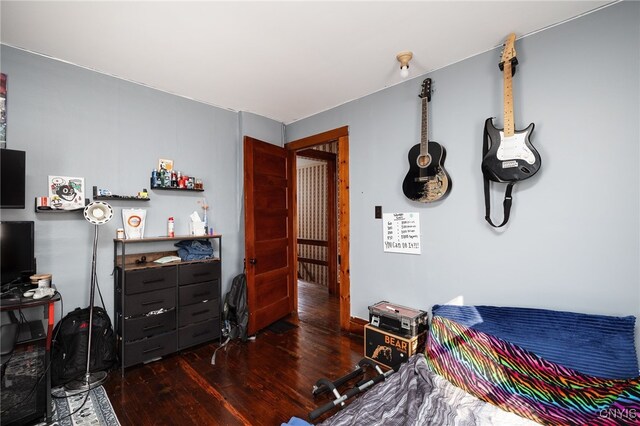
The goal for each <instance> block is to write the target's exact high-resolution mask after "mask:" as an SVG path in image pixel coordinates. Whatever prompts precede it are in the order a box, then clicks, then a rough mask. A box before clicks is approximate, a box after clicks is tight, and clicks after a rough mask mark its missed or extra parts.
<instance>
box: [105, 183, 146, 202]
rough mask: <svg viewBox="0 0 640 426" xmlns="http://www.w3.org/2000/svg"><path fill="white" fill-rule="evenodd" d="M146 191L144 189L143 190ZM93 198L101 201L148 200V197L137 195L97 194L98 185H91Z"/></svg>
mask: <svg viewBox="0 0 640 426" xmlns="http://www.w3.org/2000/svg"><path fill="white" fill-rule="evenodd" d="M144 191H146V189H145V190H144ZM93 200H94V201H95V200H101V201H107V200H110V201H114V200H115V201H118V200H121V201H149V200H150V198H149V197H145V198H143V197H138V196H137V195H98V187H97V186H94V187H93Z"/></svg>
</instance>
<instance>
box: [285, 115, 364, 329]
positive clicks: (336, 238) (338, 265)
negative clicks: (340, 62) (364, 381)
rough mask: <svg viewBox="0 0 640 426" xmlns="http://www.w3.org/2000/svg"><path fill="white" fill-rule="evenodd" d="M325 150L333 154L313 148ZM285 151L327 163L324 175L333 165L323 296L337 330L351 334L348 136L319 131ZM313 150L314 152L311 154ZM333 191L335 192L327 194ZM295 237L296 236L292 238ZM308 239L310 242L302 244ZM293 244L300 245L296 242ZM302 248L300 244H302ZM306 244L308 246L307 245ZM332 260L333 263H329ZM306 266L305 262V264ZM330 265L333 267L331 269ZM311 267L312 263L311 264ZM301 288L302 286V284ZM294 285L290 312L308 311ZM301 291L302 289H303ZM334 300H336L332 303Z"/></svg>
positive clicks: (337, 131)
mask: <svg viewBox="0 0 640 426" xmlns="http://www.w3.org/2000/svg"><path fill="white" fill-rule="evenodd" d="M320 146H323V147H326V146H335V152H333V153H332V152H329V151H331V150H323V149H314V148H317V147H320ZM285 148H286V149H287V150H288V151H290V152H294V153H295V154H296V156H294V158H296V160H297V157H298V154H299V156H301V157H307V158H309V157H313V159H314V160H318V161H325V162H326V163H327V174H328V175H330V174H331V170H330V169H331V164H333V165H334V169H333V173H334V174H335V178H334V181H335V182H336V184H335V185H327V187H326V190H327V199H328V200H329V199H333V200H334V201H335V203H336V205H335V208H329V206H328V205H327V210H328V211H329V210H330V209H333V211H334V212H335V218H334V219H333V220H332V219H330V218H328V219H327V232H326V235H327V238H326V240H325V241H326V244H327V248H326V252H327V260H326V262H327V266H326V268H327V290H326V291H325V294H327V295H329V296H331V297H332V298H333V299H331V298H329V299H328V301H329V303H331V300H333V301H334V303H335V302H337V304H338V310H339V325H340V329H341V330H344V331H351V329H352V326H351V316H350V315H351V299H350V280H349V133H348V128H347V127H346V126H345V127H340V128H338V129H334V130H330V131H327V132H323V133H320V134H317V135H313V136H309V137H306V138H303V139H298V140H296V141H293V142H289V143H288V144H285ZM313 151H315V152H313ZM292 175H293V176H292V177H293V179H294V183H293V193H294V194H296V193H297V173H296V174H292ZM330 191H335V192H332V193H331V192H330ZM293 205H294V212H293V216H294V217H295V218H297V217H298V203H297V198H296V201H295V202H294V203H293ZM294 229H295V232H296V233H297V225H296V226H295V227H294ZM297 237H298V236H297V235H296V238H297ZM300 240H302V242H303V243H311V245H313V244H324V243H322V242H321V240H318V239H313V238H306V239H300ZM304 240H311V241H304ZM297 242H300V241H298V240H297ZM303 245H304V244H303ZM307 245H309V244H307ZM299 247H300V249H301V252H300V253H302V254H304V252H303V251H302V247H301V245H300V244H295V247H294V253H295V257H296V258H299V257H302V258H303V259H305V256H300V253H299V252H298V251H299ZM305 260H311V261H312V262H313V261H315V259H313V258H306V259H305ZM332 261H333V262H332ZM306 263H307V264H309V262H306ZM332 263H333V265H335V266H332ZM304 264H305V262H301V263H300V265H301V273H300V274H298V262H296V263H295V264H294V267H295V276H296V277H297V276H298V275H301V276H303V277H304V274H305V271H304V266H303V265H304ZM311 264H313V263H311ZM301 285H305V284H304V283H303V284H301ZM297 287H298V285H296V291H295V292H294V306H295V309H294V312H299V311H300V308H301V307H303V308H305V309H311V306H309V305H307V306H300V302H301V301H300V300H298V292H299V289H298V288H297ZM303 290H304V289H303ZM318 296H321V294H318ZM318 296H316V297H315V298H314V297H312V296H311V297H310V300H321V299H320V298H319V297H318ZM336 299H337V300H336Z"/></svg>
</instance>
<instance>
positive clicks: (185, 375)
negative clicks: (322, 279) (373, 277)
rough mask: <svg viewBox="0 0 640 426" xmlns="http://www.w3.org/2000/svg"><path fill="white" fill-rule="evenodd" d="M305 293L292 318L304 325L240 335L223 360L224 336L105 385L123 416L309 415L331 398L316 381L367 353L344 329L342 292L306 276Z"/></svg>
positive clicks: (234, 420)
mask: <svg viewBox="0 0 640 426" xmlns="http://www.w3.org/2000/svg"><path fill="white" fill-rule="evenodd" d="M298 297H299V301H298V303H299V311H300V314H299V317H293V316H292V317H289V318H287V320H288V321H289V322H292V323H295V324H297V325H298V327H297V328H295V329H293V330H290V331H287V332H286V333H284V334H280V335H278V334H275V333H273V332H271V331H268V330H267V331H262V332H260V333H258V335H257V338H256V339H255V340H254V341H249V342H246V343H242V342H240V341H232V342H231V343H230V344H229V345H228V346H227V347H225V348H223V349H221V350H219V351H218V353H217V355H216V364H215V365H211V355H212V354H213V351H214V350H215V348H217V347H218V344H217V343H212V344H207V345H202V346H199V347H196V348H193V349H190V350H185V351H182V352H181V353H179V354H175V355H172V356H169V357H167V358H165V359H162V360H160V361H156V362H152V363H149V364H147V365H141V366H138V367H131V368H128V369H127V370H126V371H125V377H124V378H122V377H121V375H120V370H116V371H112V372H111V373H110V375H109V378H108V380H107V382H106V383H105V385H104V387H105V389H106V390H107V393H108V395H109V399H110V400H111V403H112V405H113V407H114V409H115V412H116V414H117V416H118V419H119V420H120V422H121V423H122V424H123V425H237V424H251V425H279V424H280V423H282V422H287V421H288V420H289V419H290V418H291V417H292V416H297V417H300V418H303V419H307V416H308V414H309V412H310V411H312V410H314V409H315V408H317V407H319V406H320V405H322V404H324V403H325V402H327V401H328V400H329V399H328V396H327V395H326V394H325V395H321V396H319V397H317V398H316V399H314V397H313V396H312V394H311V391H312V387H313V384H314V383H315V382H316V380H318V379H319V378H321V377H327V378H330V379H332V380H334V379H336V378H338V377H340V376H343V375H345V374H346V373H348V372H350V371H351V370H352V369H353V368H354V366H355V365H356V363H357V362H358V361H359V360H360V359H361V358H362V348H363V341H362V337H359V336H353V335H347V334H343V333H340V331H339V319H338V318H339V303H338V300H337V298H336V297H335V296H329V295H328V294H327V293H326V291H325V290H324V288H322V287H320V286H317V285H315V284H308V283H304V282H301V283H300V284H299V296H298ZM328 415H329V414H328ZM328 415H327V416H328ZM325 417H326V416H325ZM323 418H324V417H323ZM321 419H322V418H321Z"/></svg>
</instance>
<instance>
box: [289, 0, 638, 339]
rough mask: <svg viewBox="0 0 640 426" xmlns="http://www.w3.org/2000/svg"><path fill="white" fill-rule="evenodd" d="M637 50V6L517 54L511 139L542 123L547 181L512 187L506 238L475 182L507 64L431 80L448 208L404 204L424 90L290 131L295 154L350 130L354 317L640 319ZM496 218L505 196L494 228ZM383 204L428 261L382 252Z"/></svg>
mask: <svg viewBox="0 0 640 426" xmlns="http://www.w3.org/2000/svg"><path fill="white" fill-rule="evenodd" d="M639 40H640V3H637V2H623V3H621V4H616V5H614V6H611V7H608V8H606V9H604V10H601V11H599V12H597V13H593V14H590V15H587V16H584V17H582V18H580V19H576V20H573V21H570V22H568V23H566V24H563V25H560V26H556V27H554V28H551V29H548V30H546V31H542V32H539V33H537V34H534V35H532V36H530V37H526V38H525V39H523V40H518V41H517V43H516V50H517V54H518V55H517V56H518V59H519V62H520V66H519V67H518V72H517V74H516V76H515V79H514V96H515V116H516V127H517V128H519V129H521V128H524V127H526V126H527V125H528V124H529V123H530V122H534V123H535V124H536V127H535V130H534V133H533V139H532V140H533V143H534V145H535V146H536V147H537V149H538V150H539V151H540V153H541V156H542V169H541V171H540V172H539V173H538V175H537V176H535V177H534V178H532V179H530V180H528V181H525V182H522V183H520V184H518V185H517V186H516V190H515V195H514V207H513V210H512V218H511V220H510V223H509V224H508V226H507V229H505V230H504V231H502V232H501V231H495V230H493V229H492V228H491V227H490V226H489V225H488V224H487V223H485V221H484V219H483V216H484V201H483V190H482V175H481V173H480V160H481V148H482V130H483V123H484V120H485V119H486V118H488V117H491V116H497V117H498V118H497V120H496V122H497V124H498V125H499V126H502V121H503V120H502V76H501V74H500V71H499V70H498V67H497V63H498V58H499V51H498V50H497V49H496V50H494V51H491V52H488V53H485V54H481V55H478V56H475V57H473V58H470V59H467V60H465V61H462V62H460V63H457V64H454V65H451V66H448V67H446V68H443V69H440V70H437V71H435V72H432V73H430V74H428V76H429V77H431V78H432V79H433V84H434V88H435V92H434V93H433V97H432V102H431V104H430V107H431V111H432V114H431V121H430V123H431V130H432V131H431V139H432V140H435V141H438V142H440V143H441V144H443V145H444V146H445V147H446V149H447V152H448V156H447V160H446V162H445V167H446V169H447V170H448V172H449V173H450V175H451V177H452V180H453V190H452V192H451V194H450V196H449V197H448V198H447V199H446V200H444V201H442V202H440V203H439V204H434V205H425V204H420V203H413V202H410V201H408V200H407V199H405V197H404V196H403V194H402V189H401V185H402V180H403V178H404V176H405V175H406V173H407V170H408V163H407V158H406V155H407V152H408V150H409V148H410V147H411V146H412V145H414V144H416V143H418V142H419V141H420V103H419V99H418V98H417V95H418V94H419V93H420V85H421V83H422V81H423V79H424V78H425V77H426V76H420V77H416V78H414V79H412V80H410V81H407V82H405V83H403V84H401V85H398V86H394V87H391V88H389V89H386V90H384V91H381V92H378V93H375V94H372V95H370V96H367V97H365V98H362V99H358V100H355V101H353V102H350V103H348V104H345V105H342V106H340V107H337V108H334V109H332V110H329V111H326V112H323V113H321V114H318V115H315V116H313V117H310V118H308V119H305V120H302V121H299V122H296V123H293V124H291V125H288V126H287V127H286V139H287V141H292V140H296V139H299V138H302V137H306V136H309V135H313V134H316V133H319V132H323V131H326V130H329V129H333V128H336V127H340V126H344V125H348V126H349V141H350V163H349V168H350V203H351V253H350V254H351V314H352V315H353V316H357V317H361V318H367V306H368V305H370V304H372V303H375V302H377V301H379V300H391V301H394V302H396V303H400V304H406V305H409V306H413V307H418V308H422V309H429V308H430V307H431V306H432V305H433V304H436V303H445V302H447V301H450V300H452V299H455V298H458V297H461V298H463V300H464V303H465V304H487V305H511V306H525V307H542V308H551V309H561V310H569V311H579V312H589V313H597V314H610V315H636V316H638V315H640V275H639V272H640V268H639V266H640V265H639V264H640V229H639V222H640V211H639V204H640V197H639V194H640V179H639V173H638V169H639V168H638V160H639V159H640V149H639V145H640V140H639V139H640V138H639V136H640V129H639V126H640V124H639V117H640V110H639V99H640V97H639V95H640V87H639V77H638V76H639V75H640V52H639ZM498 42H499V41H498V40H496V43H498ZM500 191H504V189H503V187H502V186H501V188H500ZM501 203H502V193H500V194H498V192H496V193H495V194H494V203H493V205H494V208H495V213H496V214H495V215H494V218H495V220H500V221H501V220H502V211H501V210H502V209H501ZM375 205H382V206H383V211H384V212H412V211H416V212H420V220H421V230H422V240H421V241H422V248H423V249H422V254H421V255H419V256H416V255H403V254H390V253H384V252H383V250H382V221H381V220H376V219H374V206H375ZM637 330H638V327H637V328H636V333H638V331H637ZM636 341H637V342H638V343H640V338H638V336H636Z"/></svg>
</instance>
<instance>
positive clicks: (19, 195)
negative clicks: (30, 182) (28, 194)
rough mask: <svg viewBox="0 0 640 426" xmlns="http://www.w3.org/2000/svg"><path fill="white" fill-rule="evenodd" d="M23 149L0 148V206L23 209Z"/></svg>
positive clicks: (24, 164) (24, 162) (24, 158)
mask: <svg viewBox="0 0 640 426" xmlns="http://www.w3.org/2000/svg"><path fill="white" fill-rule="evenodd" d="M26 157H27V154H26V153H25V152H24V151H16V150H13V149H0V208H2V209H24V207H25V194H24V193H25V166H26Z"/></svg>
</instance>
